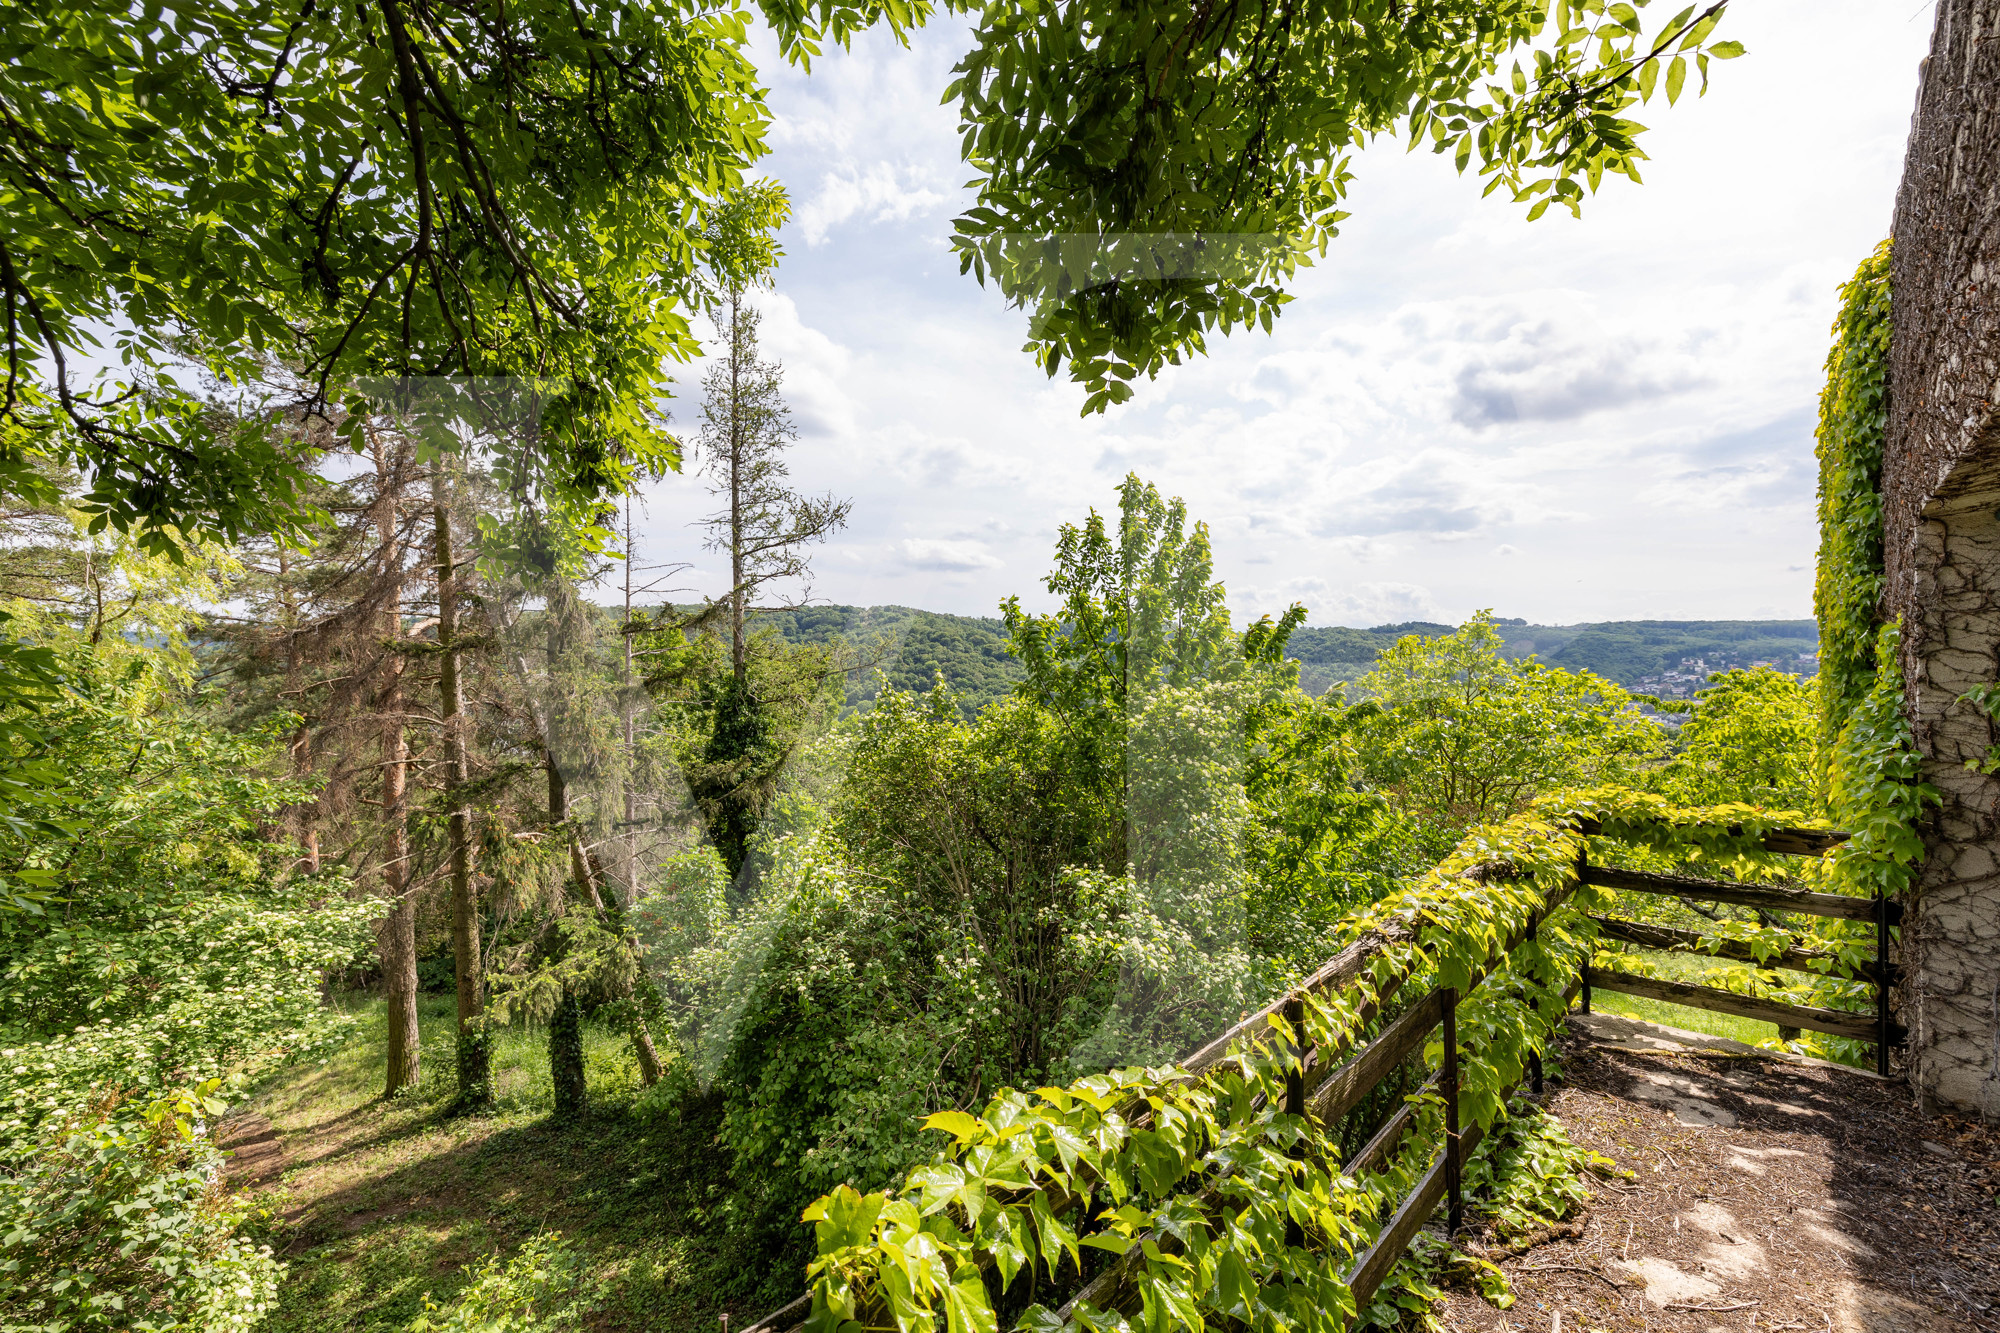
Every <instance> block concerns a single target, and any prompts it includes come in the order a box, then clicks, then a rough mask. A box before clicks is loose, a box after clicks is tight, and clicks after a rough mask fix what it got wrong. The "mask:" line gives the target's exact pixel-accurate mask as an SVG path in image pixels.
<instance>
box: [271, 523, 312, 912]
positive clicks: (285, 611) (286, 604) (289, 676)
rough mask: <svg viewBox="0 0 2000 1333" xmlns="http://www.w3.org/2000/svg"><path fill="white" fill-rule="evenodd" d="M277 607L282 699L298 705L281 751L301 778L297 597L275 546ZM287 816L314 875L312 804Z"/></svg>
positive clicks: (308, 768)
mask: <svg viewBox="0 0 2000 1333" xmlns="http://www.w3.org/2000/svg"><path fill="white" fill-rule="evenodd" d="M278 605H279V607H280V613H281V614H282V615H283V616H284V618H285V697H286V698H287V699H290V700H292V701H293V702H295V703H298V704H299V705H300V706H301V714H300V717H299V725H298V728H297V729H296V730H295V731H293V732H292V736H291V740H290V742H289V743H287V745H286V746H285V751H286V755H287V757H288V758H289V759H290V761H291V769H292V776H293V777H295V778H302V777H304V776H306V775H307V774H308V773H311V772H312V767H313V750H312V726H311V724H310V723H308V722H307V721H306V719H305V716H304V713H303V705H304V693H305V691H304V687H303V680H304V677H303V674H302V672H301V669H300V663H299V608H298V598H297V594H296V592H295V591H294V590H293V588H292V556H291V552H290V551H288V550H286V549H285V547H284V546H283V544H280V545H279V547H278ZM289 813H290V823H291V825H292V832H293V835H294V837H296V838H297V840H298V845H299V847H300V849H301V850H302V851H303V852H304V853H305V855H304V856H303V857H301V858H300V869H302V870H304V871H305V872H306V873H307V874H309V875H317V874H318V873H319V820H318V819H317V818H316V812H315V811H314V809H313V803H311V802H308V801H301V802H299V803H298V804H297V805H295V806H293V807H292V808H291V810H290V812H289Z"/></svg>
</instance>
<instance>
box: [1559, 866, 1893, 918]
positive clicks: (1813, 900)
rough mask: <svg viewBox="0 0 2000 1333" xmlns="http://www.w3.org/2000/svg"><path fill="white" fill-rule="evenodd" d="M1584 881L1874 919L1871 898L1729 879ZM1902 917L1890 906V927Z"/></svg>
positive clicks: (1612, 875)
mask: <svg viewBox="0 0 2000 1333" xmlns="http://www.w3.org/2000/svg"><path fill="white" fill-rule="evenodd" d="M1583 882H1584V883H1585V884H1594V885H1596V886H1597V887H1598V888H1601V889H1630V890H1632V891H1633V892H1634V893H1657V894H1663V895H1665V896H1667V897H1670V898H1693V899H1697V900H1699V901H1702V902H1712V903H1736V904H1738V905H1740V906H1743V907H1761V908H1763V909H1764V910H1765V911H1767V912H1804V913H1806V914H1807V915H1809V916H1831V917H1838V918H1840V919H1841V920H1843V921H1873V920H1874V919H1875V900H1874V899H1872V898H1849V897H1847V896H1845V895H1844V894H1838V893H1812V892H1809V891H1807V890H1805V889H1787V888H1781V887H1779V886H1778V885H1775V884H1742V883H1738V882H1736V881H1735V880H1727V879H1696V878H1695V877H1694V876H1692V875H1656V874H1654V873H1653V872H1651V871H1649V870H1619V869H1615V868H1614V867H1611V866H1585V867H1584V868H1583ZM1902 915H1903V908H1902V904H1901V903H1896V902H1892V903H1890V904H1889V921H1890V924H1892V925H1893V924H1894V923H1895V922H1897V921H1899V920H1901V919H1902Z"/></svg>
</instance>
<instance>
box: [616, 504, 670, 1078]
mask: <svg viewBox="0 0 2000 1333" xmlns="http://www.w3.org/2000/svg"><path fill="white" fill-rule="evenodd" d="M636 560H637V556H636V555H635V554H634V552H633V550H632V497H631V496H629V495H628V496H626V497H625V628H626V633H625V635H624V638H625V678H624V682H623V684H624V692H623V693H622V694H621V695H620V696H619V703H618V711H619V713H620V714H621V719H620V720H621V721H622V722H623V723H624V728H625V901H626V902H627V903H631V902H636V901H638V898H639V827H638V825H639V805H638V799H637V797H638V793H637V792H635V791H634V790H633V786H632V778H633V774H634V773H635V772H636V771H637V765H638V752H639V745H638V737H637V730H636V727H635V725H634V720H633V717H632V635H631V633H630V629H631V625H632V566H633V564H634V563H635V562H636ZM614 896H615V895H614ZM623 926H624V921H623V914H622V913H621V914H620V921H619V927H620V931H621V933H622V932H623ZM654 995H655V991H654V988H653V983H652V978H651V977H650V976H648V975H647V974H646V971H645V964H644V962H643V960H642V961H641V963H640V969H639V984H638V995H637V997H636V1000H637V1008H636V1010H635V1012H634V1014H633V1019H632V1050H633V1053H634V1054H635V1055H637V1056H638V1059H639V1078H640V1080H641V1081H642V1082H643V1083H644V1084H645V1085H646V1086H647V1087H649V1088H650V1087H652V1086H653V1085H654V1084H655V1083H658V1082H659V1081H660V1075H661V1074H663V1073H665V1072H666V1071H665V1067H664V1066H663V1065H662V1064H661V1061H660V1052H659V1050H658V1049H657V1048H656V1047H655V1046H654V1045H653V1032H652V1028H651V1026H650V1025H649V1024H648V1023H647V1022H646V1015H647V1011H648V1010H649V1009H651V1008H653V1007H654V1005H653V1004H652V1003H650V1002H651V1001H652V1000H653V998H654Z"/></svg>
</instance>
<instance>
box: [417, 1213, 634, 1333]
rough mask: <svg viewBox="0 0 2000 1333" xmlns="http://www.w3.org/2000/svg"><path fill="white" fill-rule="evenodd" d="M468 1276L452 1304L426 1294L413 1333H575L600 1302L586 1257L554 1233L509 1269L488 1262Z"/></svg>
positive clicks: (526, 1248)
mask: <svg viewBox="0 0 2000 1333" xmlns="http://www.w3.org/2000/svg"><path fill="white" fill-rule="evenodd" d="M463 1271H464V1272H465V1274H466V1275H467V1276H468V1277H470V1278H471V1279H472V1280H471V1281H470V1282H469V1283H467V1284H466V1286H465V1287H464V1288H463V1289H462V1290H460V1292H459V1293H458V1295H457V1296H455V1297H453V1298H452V1299H451V1301H450V1302H449V1303H447V1304H444V1305H439V1304H438V1303H437V1302H435V1301H433V1300H432V1299H431V1298H430V1293H428V1292H426V1293H424V1312H423V1313H422V1314H420V1315H418V1316H417V1317H416V1319H415V1320H413V1321H412V1322H411V1324H410V1327H409V1333H576V1331H577V1330H581V1329H582V1328H583V1327H584V1320H585V1319H586V1318H588V1317H589V1315H590V1313H591V1311H592V1310H594V1309H595V1308H596V1306H597V1303H598V1300H597V1297H598V1292H597V1287H596V1284H595V1283H594V1282H592V1281H591V1280H590V1275H589V1272H588V1270H587V1269H586V1268H585V1265H584V1261H583V1257H582V1256H581V1255H579V1254H578V1253H577V1252H576V1251H575V1250H574V1249H573V1248H571V1247H570V1245H569V1244H568V1242H566V1241H565V1240H564V1239H563V1238H562V1236H561V1235H560V1234H559V1233H557V1232H553V1231H545V1232H543V1233H542V1234H541V1235H539V1236H536V1237H534V1238H533V1239H531V1240H529V1241H528V1243H527V1244H525V1245H523V1246H522V1247H521V1248H520V1249H519V1250H517V1251H516V1252H515V1254H514V1257H513V1258H511V1259H509V1260H508V1261H507V1262H506V1263H504V1264H503V1263H501V1262H500V1261H499V1260H498V1259H496V1258H488V1259H485V1260H483V1261H482V1262H480V1263H478V1264H468V1265H467V1266H466V1267H465V1269H464V1270H463Z"/></svg>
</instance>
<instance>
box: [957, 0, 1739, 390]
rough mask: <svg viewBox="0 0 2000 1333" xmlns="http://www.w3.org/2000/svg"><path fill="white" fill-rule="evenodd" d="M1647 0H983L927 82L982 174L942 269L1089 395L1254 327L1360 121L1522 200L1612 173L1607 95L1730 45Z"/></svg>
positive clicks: (1629, 140) (1623, 129)
mask: <svg viewBox="0 0 2000 1333" xmlns="http://www.w3.org/2000/svg"><path fill="white" fill-rule="evenodd" d="M1646 7H1647V0H1634V2H1633V3H1631V4H1626V3H1607V0H1433V2H1432V3H1424V4H1409V3H1407V0H1279V3H1276V4H1268V5H1212V4H1206V3H1197V2H1196V0H1172V2H1171V3H1167V4H1155V5H1145V6H1135V5H1129V4H1123V3H1120V2H1119V0H1071V3H1068V4H1039V3H1033V2H1032V0H1015V2H1014V3H1006V2H1004V0H996V2H995V3H990V4H987V5H984V6H982V7H981V8H980V10H979V21H978V25H977V27H976V29H975V33H974V41H975V44H974V46H973V49H972V51H971V52H970V53H969V54H968V55H967V56H966V57H965V58H964V59H963V60H962V61H960V62H959V64H958V66H957V68H956V70H955V71H954V72H955V73H956V75H957V77H956V78H955V79H954V80H953V82H952V84H951V86H950V88H949V89H947V91H946V94H945V100H946V101H950V100H952V99H953V98H956V99H957V100H958V105H959V120H960V128H961V131H962V133H963V136H964V141H963V152H964V156H965V159H966V161H967V162H968V163H970V164H971V165H972V166H973V167H975V168H976V169H977V171H978V173H979V175H978V178H977V180H976V182H975V183H976V184H977V185H978V187H979V199H978V202H977V204H976V205H975V206H974V207H973V208H972V209H970V210H969V211H968V212H967V213H966V214H965V216H963V217H962V218H960V219H959V220H958V223H957V235H956V237H955V238H954V244H955V245H956V247H957V248H958V251H959V257H960V264H961V267H962V269H964V270H970V271H972V272H974V273H976V274H978V275H979V277H980V280H981V281H982V282H983V281H985V279H986V277H987V276H988V275H989V274H990V275H991V276H992V277H993V279H994V280H995V281H996V282H997V283H998V285H999V288H1000V290H1001V292H1002V293H1003V294H1004V295H1006V296H1007V298H1008V299H1009V300H1011V301H1013V302H1014V303H1016V304H1017V305H1020V306H1022V307H1024V308H1026V309H1027V310H1029V311H1030V312H1031V315H1032V320H1031V324H1030V334H1029V343H1028V348H1029V350H1031V351H1033V352H1034V354H1035V356H1036V358H1037V359H1038V360H1039V362H1040V363H1041V364H1042V365H1043V366H1044V367H1045V368H1046V369H1047V370H1048V373H1049V374H1050V375H1051V376H1053V375H1054V374H1055V373H1056V372H1057V370H1058V369H1059V368H1060V367H1061V366H1062V364H1063V363H1064V362H1068V363H1069V368H1070V375H1071V377H1072V378H1073V379H1075V380H1076V381H1077V382H1078V383H1081V384H1083V385H1084V386H1085V387H1086V388H1087V389H1088V390H1089V396H1088V398H1087V400H1086V402H1085V405H1084V411H1085V412H1086V413H1089V412H1101V411H1103V410H1104V409H1105V408H1106V407H1107V406H1109V405H1110V404H1113V403H1122V402H1124V401H1126V400H1127V399H1129V398H1130V397H1131V396H1132V387H1131V381H1132V380H1133V379H1134V378H1135V377H1137V376H1138V375H1140V374H1142V373H1143V374H1145V375H1147V376H1149V377H1151V376H1154V375H1157V374H1158V373H1159V371H1160V369H1161V368H1162V367H1163V366H1166V365H1169V364H1175V365H1177V364H1179V363H1180V362H1181V360H1182V359H1183V358H1185V357H1188V356H1191V355H1194V354H1196V353H1199V352H1201V351H1203V350H1204V349H1205V339H1206V338H1207V336H1208V335H1209V334H1211V333H1214V332H1216V331H1218V330H1219V331H1220V332H1222V333H1225V334H1226V333H1228V332H1229V331H1231V330H1232V329H1234V328H1237V327H1239V326H1243V327H1249V326H1254V325H1261V326H1262V327H1263V328H1264V329H1265V330H1266V331H1267V332H1268V331H1269V330H1270V328H1271V323H1272V321H1273V320H1274V319H1275V318H1276V316H1277V314H1278V312H1279V310H1280V309H1281V308H1282V307H1283V305H1284V304H1285V302H1286V301H1287V300H1288V299H1289V298H1288V297H1287V296H1286V295H1285V293H1284V290H1283V288H1284V284H1285V283H1286V281H1287V280H1289V279H1290V278H1291V277H1292V276H1293V275H1294V274H1295V272H1296V271H1297V269H1298V267H1299V266H1300V265H1304V264H1310V263H1311V262H1312V257H1313V256H1314V255H1324V254H1325V252H1326V246H1327V243H1328V242H1329V241H1330V240H1331V239H1332V238H1333V237H1334V236H1335V234H1336V233H1337V232H1338V229H1339V223H1340V221H1341V219H1343V218H1345V217H1346V216H1347V214H1346V212H1344V211H1343V209H1342V204H1343V203H1344V201H1345V198H1346V195H1347V191H1348V186H1349V184H1350V183H1351V181H1352V179H1353V176H1352V172H1351V171H1350V169H1349V161H1350V155H1351V154H1352V153H1353V152H1354V151H1356V150H1358V149H1360V148H1363V147H1365V146H1366V145H1367V144H1368V143H1370V142H1371V141H1372V140H1374V139H1376V138H1378V137H1379V136H1382V135H1385V134H1399V133H1407V135H1408V137H1409V141H1410V145H1411V147H1412V148H1415V147H1416V146H1418V145H1420V144H1429V145H1430V146H1431V148H1432V150H1433V151H1434V152H1436V153H1439V154H1445V155H1448V156H1450V157H1451V159H1452V161H1453V163H1454V165H1455V166H1456V167H1457V168H1458V170H1460V171H1461V172H1462V171H1465V170H1466V169H1468V167H1470V166H1471V164H1472V162H1473V159H1474V158H1475V157H1477V159H1478V163H1479V174H1480V175H1481V176H1484V177H1486V178H1487V181H1488V183H1487V187H1486V189H1487V193H1489V194H1490V193H1492V192H1493V191H1495V190H1502V189H1504V190H1506V191H1507V192H1508V194H1509V196H1510V197H1511V198H1513V199H1514V200H1515V201H1516V202H1519V203H1524V204H1527V205H1528V216H1529V217H1530V218H1537V217H1540V216H1541V215H1542V214H1543V213H1544V212H1546V211H1547V210H1548V208H1549V206H1550V205H1551V204H1560V205H1561V206H1562V207H1564V208H1567V209H1568V210H1570V212H1571V213H1577V212H1578V211H1579V210H1580V208H1581V205H1582V201H1583V197H1584V192H1585V190H1586V189H1588V190H1591V191H1595V190H1596V189H1597V187H1598V184H1599V182H1600V181H1601V180H1602V179H1603V177H1604V176H1605V175H1606V174H1613V175H1623V176H1626V177H1628V178H1630V179H1631V180H1634V181H1637V180H1638V179H1639V166H1638V164H1639V162H1640V160H1641V159H1643V158H1644V156H1645V154H1644V153H1643V152H1642V151H1641V150H1640V148H1639V146H1638V137H1639V135H1640V134H1641V133H1642V132H1643V131H1644V128H1645V127H1644V126H1642V125H1640V124H1638V123H1637V122H1635V121H1632V120H1629V119H1627V118H1626V114H1627V113H1628V112H1629V111H1630V110H1631V109H1632V108H1633V107H1634V106H1636V105H1638V104H1639V103H1641V102H1643V101H1648V100H1650V99H1651V97H1652V96H1653V94H1654V92H1655V91H1656V90H1658V89H1660V86H1661V84H1662V83H1664V85H1665V87H1664V92H1665V95H1666V98H1667V100H1668V101H1669V102H1673V101H1676V100H1678V99H1679V97H1680V94H1681V92H1682V89H1683V86H1684V84H1685V82H1686V80H1687V77H1688V74H1689V72H1690V71H1691V70H1692V71H1694V72H1696V73H1698V74H1699V76H1700V79H1701V85H1702V87H1703V88H1704V89H1705V88H1706V86H1707V80H1708V62H1709V60H1710V59H1711V58H1715V59H1729V58H1731V57H1733V56H1737V55H1740V54H1742V51H1743V48H1742V47H1741V46H1740V45H1739V44H1738V43H1735V42H1730V41H1711V40H1710V37H1711V35H1712V33H1713V31H1714V29H1715V25H1716V23H1717V21H1718V20H1719V19H1720V18H1721V16H1722V13H1723V11H1724V9H1725V7H1726V6H1725V4H1724V3H1716V4H1711V5H1709V6H1708V7H1706V8H1704V9H1701V10H1700V11H1699V12H1697V10H1696V7H1695V6H1692V5H1690V6H1689V7H1687V8H1686V9H1682V10H1680V11H1679V12H1678V13H1676V14H1675V15H1674V16H1673V17H1672V18H1670V19H1668V20H1667V21H1666V22H1665V23H1662V24H1659V25H1658V26H1657V27H1654V28H1653V29H1652V30H1651V32H1650V33H1648V32H1647V30H1646V25H1645V24H1644V23H1643V22H1642V20H1641V18H1640V15H1639V12H1638V11H1639V10H1641V9H1644V8H1646ZM1510 57H1512V62H1511V65H1509V64H1508V63H1507V62H1508V60H1509V58H1510Z"/></svg>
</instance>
